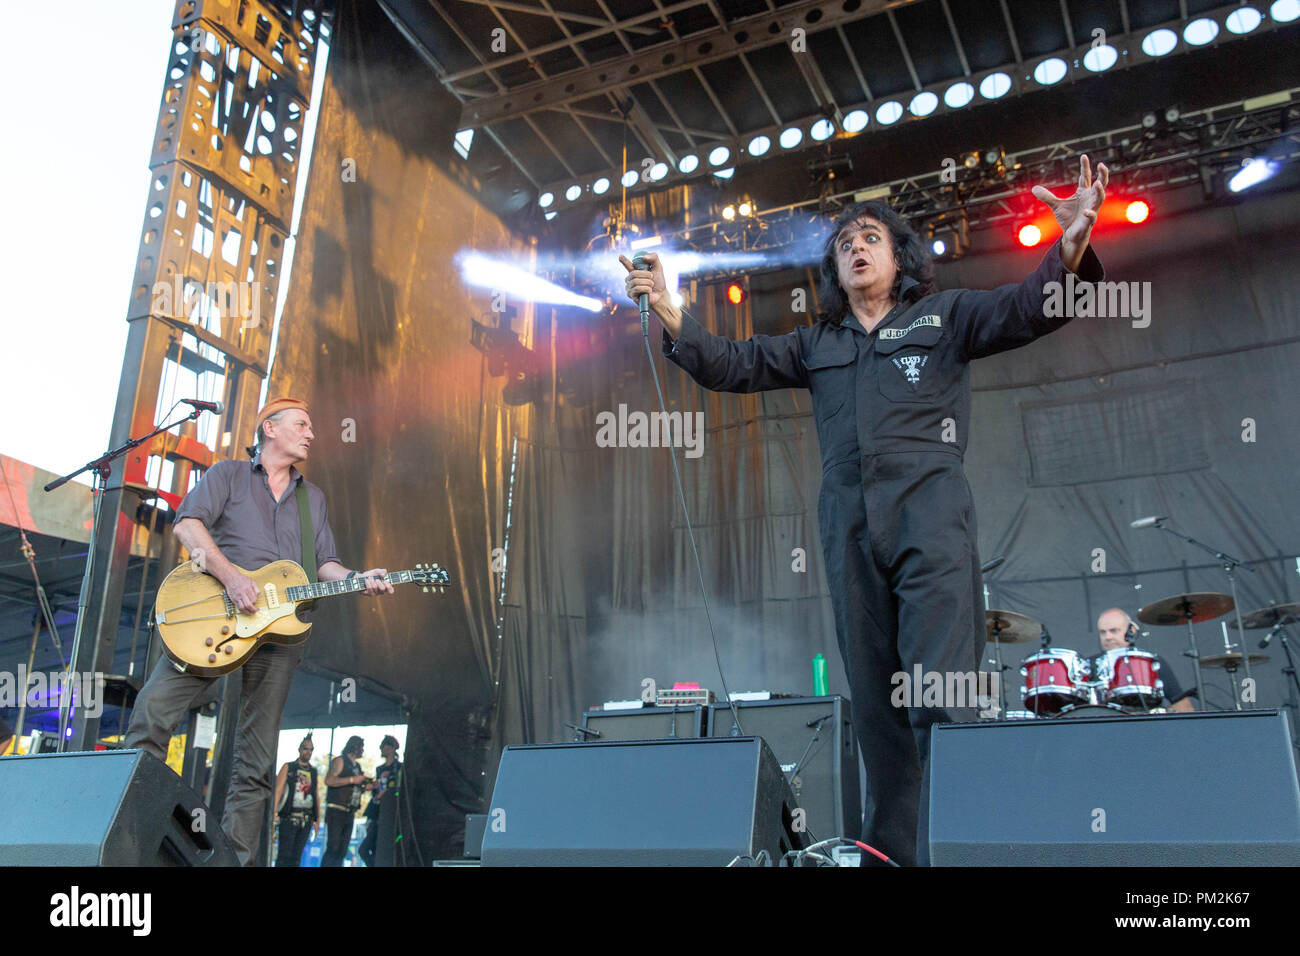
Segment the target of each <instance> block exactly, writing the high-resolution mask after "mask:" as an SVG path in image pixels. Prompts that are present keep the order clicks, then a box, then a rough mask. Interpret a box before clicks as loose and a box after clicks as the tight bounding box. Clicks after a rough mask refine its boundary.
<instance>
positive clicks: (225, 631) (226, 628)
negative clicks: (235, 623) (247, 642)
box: [221, 624, 230, 634]
mask: <svg viewBox="0 0 1300 956" xmlns="http://www.w3.org/2000/svg"><path fill="white" fill-rule="evenodd" d="M221 633H222V634H229V633H230V625H229V624H223V625H221Z"/></svg>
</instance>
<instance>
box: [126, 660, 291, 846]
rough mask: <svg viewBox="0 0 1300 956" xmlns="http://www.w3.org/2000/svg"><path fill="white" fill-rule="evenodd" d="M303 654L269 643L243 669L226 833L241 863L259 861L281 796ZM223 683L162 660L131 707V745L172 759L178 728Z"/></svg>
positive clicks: (225, 816)
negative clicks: (288, 721)
mask: <svg viewBox="0 0 1300 956" xmlns="http://www.w3.org/2000/svg"><path fill="white" fill-rule="evenodd" d="M302 650H303V645H301V644H298V645H281V644H265V645H263V646H262V647H260V648H258V650H257V653H255V654H254V655H253V656H252V657H250V658H249V659H248V662H247V663H246V664H245V665H244V666H243V668H242V669H241V671H240V674H241V675H242V679H243V685H242V686H243V690H242V694H241V697H240V702H239V721H238V724H237V726H236V730H235V752H234V760H233V765H232V767H231V772H230V790H229V791H228V792H227V794H226V805H225V809H224V811H223V812H222V815H221V829H223V830H225V831H226V835H227V836H228V837H230V842H231V844H232V845H233V846H234V849H235V854H236V855H237V856H238V857H239V862H240V864H241V865H242V866H251V865H253V864H254V863H255V862H256V857H257V850H258V846H259V844H260V843H261V842H262V827H263V826H264V823H265V820H266V812H267V802H268V801H269V800H270V799H271V794H272V793H273V792H274V779H275V757H276V753H275V751H276V744H277V742H278V737H279V733H280V716H281V714H283V713H284V702H285V700H287V699H288V696H289V685H290V683H292V681H293V672H294V670H295V669H296V668H297V667H298V660H299V659H300V658H301V657H302ZM218 680H219V678H216V677H198V676H196V675H194V674H185V673H181V672H180V671H178V670H176V667H175V665H174V664H172V662H171V661H170V660H168V659H167V658H166V657H163V658H160V659H159V661H158V664H157V666H155V667H154V669H153V673H152V674H150V675H149V680H148V681H147V682H146V683H145V685H144V687H143V688H142V689H141V691H140V695H139V696H138V697H137V698H136V701H135V707H134V708H132V710H131V723H130V725H129V726H128V728H127V732H126V740H125V744H126V746H127V747H132V748H134V747H138V748H140V749H141V750H144V751H145V752H147V753H150V754H153V756H155V757H157V758H158V759H159V760H166V759H167V745H168V743H169V742H170V741H171V735H172V731H173V730H174V729H175V728H176V725H177V724H179V723H180V721H181V718H183V717H184V716H185V715H186V714H187V713H188V712H189V711H190V709H191V708H193V707H194V706H195V705H196V703H197V702H198V701H199V700H200V699H201V698H202V697H204V695H205V694H206V695H210V694H212V693H213V692H214V691H215V689H216V688H215V684H216V682H217V681H218Z"/></svg>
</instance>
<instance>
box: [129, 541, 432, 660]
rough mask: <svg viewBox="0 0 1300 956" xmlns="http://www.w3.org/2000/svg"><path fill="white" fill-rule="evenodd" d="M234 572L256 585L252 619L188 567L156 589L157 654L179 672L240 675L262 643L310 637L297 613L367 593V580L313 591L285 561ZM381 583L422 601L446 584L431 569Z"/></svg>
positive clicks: (396, 574) (321, 584)
mask: <svg viewBox="0 0 1300 956" xmlns="http://www.w3.org/2000/svg"><path fill="white" fill-rule="evenodd" d="M236 570H237V571H239V572H240V573H242V574H246V575H248V576H249V577H250V578H252V579H253V581H254V582H256V584H257V589H258V592H259V593H258V597H257V611H256V612H255V613H253V614H245V613H244V612H243V611H240V610H239V609H238V608H236V607H235V603H234V601H232V600H231V599H230V596H229V595H228V594H226V590H225V588H224V587H222V585H221V582H220V581H218V580H217V579H216V578H214V577H213V576H212V575H210V574H207V573H205V572H203V571H199V570H197V569H195V567H194V563H193V562H192V561H186V562H185V563H184V564H181V565H178V566H177V567H175V568H173V569H172V572H171V573H170V574H168V575H167V577H166V578H164V579H163V583H162V584H161V585H160V586H159V588H158V597H157V598H156V599H155V601H154V621H155V623H156V624H157V627H158V635H159V637H161V638H162V642H163V651H164V652H165V653H166V654H167V656H168V657H169V658H171V659H172V660H173V661H175V662H176V663H177V664H178V665H180V667H181V669H182V670H184V671H186V672H188V673H191V674H198V675H199V676H200V677H216V676H218V675H220V674H228V673H229V672H230V671H233V670H236V669H237V668H239V667H241V666H242V665H243V664H244V662H245V661H247V660H248V658H249V657H251V656H252V654H253V652H254V651H256V650H257V649H258V648H259V647H261V646H262V645H263V644H266V643H268V642H270V643H275V644H301V643H303V642H304V641H305V640H307V638H308V637H309V636H310V635H309V634H308V633H307V632H308V631H310V630H311V623H310V622H309V621H304V620H302V619H301V618H300V617H298V614H297V612H298V608H299V607H301V606H303V605H306V604H310V603H311V602H312V601H315V600H317V599H319V598H323V597H330V596H332V595H335V594H353V593H355V592H357V591H364V590H365V589H366V579H365V578H364V577H362V576H360V575H357V576H356V577H354V578H345V579H344V580H342V581H318V582H317V583H315V584H312V583H311V582H310V581H309V580H308V579H307V572H305V571H304V570H303V569H302V566H301V565H299V564H298V563H296V562H294V561H288V560H284V561H272V562H271V563H270V564H268V565H266V567H263V568H259V569H258V570H256V571H245V570H244V569H243V568H238V567H237V568H236ZM384 580H385V581H387V582H388V583H389V584H411V583H414V584H419V585H421V590H423V591H424V592H425V593H426V594H427V593H430V592H435V593H443V592H445V591H446V588H447V585H449V584H450V583H451V577H450V576H449V575H448V574H447V570H446V569H445V568H441V567H439V566H438V565H436V564H417V565H416V566H415V569H414V570H412V571H391V572H389V573H388V574H386V575H384Z"/></svg>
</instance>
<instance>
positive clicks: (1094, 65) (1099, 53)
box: [1083, 43, 1119, 73]
mask: <svg viewBox="0 0 1300 956" xmlns="http://www.w3.org/2000/svg"><path fill="white" fill-rule="evenodd" d="M1118 59H1119V53H1118V52H1117V51H1116V50H1115V48H1114V47H1113V46H1111V45H1110V44H1109V43H1103V44H1102V45H1101V46H1095V47H1093V48H1092V49H1090V50H1089V51H1088V52H1087V53H1085V54H1084V55H1083V66H1084V69H1087V70H1091V71H1092V72H1093V73H1104V72H1105V71H1106V70H1109V69H1110V68H1111V67H1112V66H1114V65H1115V62H1116V61H1117V60H1118Z"/></svg>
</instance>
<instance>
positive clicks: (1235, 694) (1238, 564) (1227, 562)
mask: <svg viewBox="0 0 1300 956" xmlns="http://www.w3.org/2000/svg"><path fill="white" fill-rule="evenodd" d="M1155 527H1157V528H1159V529H1160V530H1161V531H1168V532H1169V533H1170V534H1172V535H1173V536H1174V537H1176V538H1182V539H1183V540H1184V541H1186V542H1187V543H1188V544H1192V545H1195V546H1196V547H1198V548H1200V549H1201V550H1202V551H1208V552H1209V553H1210V554H1212V555H1214V556H1215V557H1216V558H1218V559H1219V561H1220V562H1222V564H1223V571H1224V573H1225V574H1227V575H1228V588H1229V590H1231V591H1232V611H1233V613H1234V614H1235V615H1236V617H1237V633H1238V634H1244V633H1245V631H1244V630H1243V629H1242V626H1241V602H1239V601H1238V600H1237V576H1236V574H1235V570H1236V569H1237V568H1245V569H1246V570H1247V571H1249V572H1250V573H1251V574H1254V573H1255V569H1254V568H1252V567H1249V566H1247V565H1246V564H1243V563H1242V561H1241V560H1240V559H1239V558H1234V557H1233V556H1232V555H1230V554H1226V553H1224V552H1223V551H1216V550H1214V549H1213V548H1211V547H1210V546H1209V545H1207V544H1202V543H1201V542H1200V541H1197V540H1196V539H1195V538H1193V537H1191V536H1189V535H1185V534H1183V533H1182V532H1181V531H1175V530H1174V529H1173V528H1169V527H1166V526H1165V525H1164V524H1160V523H1157V524H1156V525H1155ZM1187 633H1188V636H1189V637H1190V638H1191V642H1192V654H1191V658H1192V662H1193V663H1194V664H1195V665H1196V693H1197V696H1198V697H1200V699H1201V702H1202V705H1204V704H1205V685H1204V682H1203V681H1202V679H1201V657H1200V655H1199V654H1198V653H1197V652H1196V637H1195V635H1193V634H1192V621H1191V616H1190V614H1189V615H1188V619H1187ZM1241 659H1242V663H1243V664H1244V665H1245V669H1246V680H1248V681H1250V682H1251V683H1252V684H1253V683H1254V682H1255V680H1254V678H1253V677H1252V676H1251V673H1250V655H1249V654H1247V653H1246V650H1245V647H1243V648H1242V654H1241ZM1234 671H1235V668H1233V669H1231V670H1229V671H1228V678H1229V680H1232V681H1233V687H1232V698H1233V703H1234V704H1235V705H1236V708H1237V710H1241V709H1242V707H1241V688H1239V687H1238V686H1237V685H1236V681H1235V678H1234V677H1233V673H1234ZM1250 709H1251V710H1254V709H1255V702H1254V701H1253V700H1252V701H1251V703H1250Z"/></svg>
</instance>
